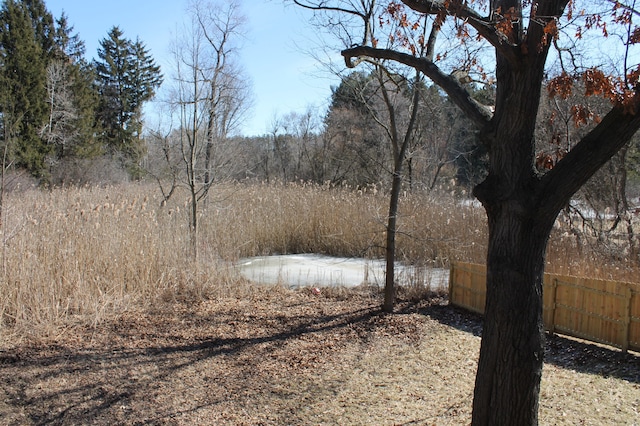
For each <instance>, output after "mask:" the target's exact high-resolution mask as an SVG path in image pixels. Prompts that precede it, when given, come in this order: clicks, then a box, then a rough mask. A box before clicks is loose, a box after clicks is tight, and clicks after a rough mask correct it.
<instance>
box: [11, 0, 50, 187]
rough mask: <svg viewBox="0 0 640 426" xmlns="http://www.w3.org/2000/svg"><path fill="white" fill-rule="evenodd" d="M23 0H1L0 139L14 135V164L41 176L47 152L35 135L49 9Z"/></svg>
mask: <svg viewBox="0 0 640 426" xmlns="http://www.w3.org/2000/svg"><path fill="white" fill-rule="evenodd" d="M28 3H29V4H27V2H17V1H15V0H7V1H5V2H4V3H3V5H2V9H1V10H0V61H1V65H2V67H1V69H0V78H1V80H2V85H1V87H2V90H3V93H2V94H1V95H0V110H1V111H2V118H3V125H4V137H5V142H8V141H9V140H13V141H15V143H13V144H12V151H13V159H14V160H15V162H16V164H17V165H19V166H24V167H26V168H27V169H28V170H29V171H30V172H31V173H32V174H33V175H34V176H37V177H42V176H44V175H46V167H45V160H46V158H47V155H48V154H49V152H50V147H49V146H48V145H47V144H46V143H45V142H44V141H43V139H42V138H41V137H40V131H41V129H42V127H43V125H44V123H45V122H46V119H47V113H48V108H47V103H46V97H47V91H46V68H47V59H46V51H45V48H44V47H43V43H44V41H45V40H46V36H47V35H48V34H49V29H48V28H49V27H48V22H49V18H50V15H49V14H47V13H46V11H43V10H41V9H40V8H39V7H38V6H40V4H39V3H40V2H37V1H35V2H28ZM38 13H40V15H38Z"/></svg>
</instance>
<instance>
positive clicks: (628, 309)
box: [622, 284, 633, 353]
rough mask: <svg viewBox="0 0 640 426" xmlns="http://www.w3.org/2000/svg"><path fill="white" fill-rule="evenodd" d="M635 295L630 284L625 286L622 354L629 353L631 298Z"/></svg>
mask: <svg viewBox="0 0 640 426" xmlns="http://www.w3.org/2000/svg"><path fill="white" fill-rule="evenodd" d="M632 295H633V291H631V286H630V285H629V284H625V286H624V296H625V299H624V318H623V319H622V321H623V322H622V336H623V338H624V339H623V340H622V352H624V353H627V351H628V350H629V339H630V336H629V331H630V329H631V297H632Z"/></svg>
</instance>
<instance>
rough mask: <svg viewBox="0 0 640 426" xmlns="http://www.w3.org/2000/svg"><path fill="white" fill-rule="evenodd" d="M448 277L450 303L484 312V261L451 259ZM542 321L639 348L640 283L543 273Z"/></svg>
mask: <svg viewBox="0 0 640 426" xmlns="http://www.w3.org/2000/svg"><path fill="white" fill-rule="evenodd" d="M449 277H450V278H449V301H450V303H452V304H454V305H457V306H460V307H463V308H466V309H469V310H471V311H474V312H478V313H483V312H484V303H485V298H486V295H485V294H486V267H485V266H484V265H478V264H468V263H459V262H453V263H452V265H451V274H450V276H449ZM543 321H544V324H545V328H546V329H547V330H549V331H550V332H552V333H561V334H566V335H569V336H574V337H579V338H582V339H586V340H591V341H594V342H598V343H604V344H607V345H611V346H615V347H618V348H621V349H623V350H625V351H626V350H627V349H633V350H640V286H638V285H636V284H631V283H623V282H616V281H608V280H594V279H588V278H581V277H571V276H562V275H555V274H544V279H543Z"/></svg>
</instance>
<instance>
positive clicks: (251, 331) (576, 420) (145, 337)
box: [0, 290, 640, 425]
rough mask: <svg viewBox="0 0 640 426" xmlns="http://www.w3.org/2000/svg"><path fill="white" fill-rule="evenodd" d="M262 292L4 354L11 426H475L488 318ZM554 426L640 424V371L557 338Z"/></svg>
mask: <svg viewBox="0 0 640 426" xmlns="http://www.w3.org/2000/svg"><path fill="white" fill-rule="evenodd" d="M325 293H327V292H323V293H322V294H320V295H316V294H313V293H312V292H310V291H306V290H300V291H296V292H293V291H291V292H290V291H286V290H279V291H274V290H270V291H256V292H255V293H254V294H253V296H251V297H245V298H242V299H225V300H209V301H204V302H198V303H194V302H185V303H172V304H164V305H160V306H158V307H156V308H154V309H151V310H145V311H139V312H127V313H125V314H122V315H120V316H119V317H118V318H114V319H112V320H110V321H106V322H103V323H101V324H99V325H98V326H95V327H90V326H79V325H76V326H73V327H72V326H69V327H68V328H67V329H65V330H62V332H61V334H60V335H59V336H58V337H56V338H55V339H53V338H52V339H45V340H42V339H41V340H37V341H36V340H32V341H24V340H23V341H20V342H15V341H14V342H7V341H4V342H2V343H1V344H0V424H1V425H32V424H33V425H44V424H47V425H84V424H87V425H89V424H92V425H114V424H127V425H129V424H131V425H136V424H140V425H142V424H148V425H464V424H469V422H470V415H471V401H472V392H473V385H474V377H475V369H476V360H477V356H478V350H479V344H480V337H479V333H480V329H481V326H480V321H479V318H478V317H477V316H474V315H472V314H469V313H465V312H463V311H460V310H456V309H453V308H450V307H448V306H445V304H446V301H444V300H442V299H439V298H433V299H431V300H423V301H420V302H402V303H400V306H399V313H398V314H397V315H392V316H391V315H381V314H380V313H379V310H378V306H379V303H380V301H379V300H377V298H376V297H374V296H371V295H370V294H366V293H362V292H360V293H359V292H356V291H353V292H342V293H332V294H325ZM547 347H548V349H547V354H546V363H545V366H544V372H543V383H542V391H541V399H540V423H541V424H542V425H640V357H639V356H638V354H633V353H632V354H623V353H621V352H620V351H617V350H613V349H608V348H603V347H599V346H595V345H590V344H585V343H583V342H579V341H576V340H570V339H566V338H561V337H554V336H550V337H549V338H548V344H547Z"/></svg>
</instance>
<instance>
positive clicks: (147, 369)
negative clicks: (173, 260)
mask: <svg viewBox="0 0 640 426" xmlns="http://www.w3.org/2000/svg"><path fill="white" fill-rule="evenodd" d="M376 316H377V310H376V309H369V308H364V309H356V310H352V311H348V312H343V313H338V314H330V315H309V316H298V317H295V318H292V317H290V316H286V315H282V316H280V317H279V316H278V315H275V316H273V317H270V318H269V319H270V321H271V323H272V324H269V325H268V326H267V327H262V328H261V332H259V333H258V334H259V335H250V334H248V335H246V336H239V335H238V336H230V337H215V336H211V337H202V333H200V334H198V333H195V334H196V335H195V337H194V338H184V337H182V335H184V333H183V334H182V335H181V336H171V335H165V333H159V334H163V335H162V336H161V335H153V330H147V331H146V333H147V334H146V335H144V340H145V342H148V344H147V343H143V344H139V345H128V344H124V345H122V344H120V345H119V344H118V343H115V342H122V341H124V342H127V341H131V338H135V337H134V336H133V335H135V334H136V333H140V332H141V331H142V332H145V330H139V329H138V330H135V329H133V328H131V329H127V328H126V327H125V328H122V329H121V330H118V331H117V332H116V336H113V337H114V338H113V340H114V345H113V346H111V345H108V344H106V345H105V344H98V345H91V344H88V345H86V344H84V345H83V344H80V345H79V347H76V346H74V345H61V346H56V345H47V346H46V347H31V348H20V349H19V350H17V351H11V352H9V351H0V383H3V385H2V386H1V387H0V424H5V425H22V424H37V425H44V424H47V425H63V424H64V425H67V424H86V423H87V422H91V423H92V424H166V423H170V424H173V423H175V419H176V418H178V417H180V416H181V415H183V414H185V413H188V412H190V411H195V410H198V409H200V408H202V407H203V406H213V405H216V404H219V405H221V406H223V405H224V404H225V403H226V400H227V398H228V396H229V395H231V394H236V395H237V394H240V395H242V394H243V392H244V393H246V389H251V388H255V385H254V384H253V383H255V382H256V381H259V380H265V378H266V381H267V382H268V381H269V378H268V377H266V376H268V375H269V374H271V373H267V372H265V371H264V369H265V368H263V367H262V365H261V363H262V361H264V360H271V361H273V360H274V359H275V361H277V362H275V361H274V362H272V364H274V365H276V366H278V365H280V363H283V362H284V363H286V362H290V361H289V360H285V359H282V358H283V357H288V358H295V354H289V355H287V350H285V349H284V346H285V345H287V344H288V343H289V342H292V341H295V340H303V341H306V340H309V339H310V338H311V336H313V335H321V334H323V333H325V332H330V331H332V332H335V331H336V330H340V333H344V334H345V335H347V336H350V335H353V334H354V333H355V335H356V337H357V334H358V333H366V330H368V329H371V328H375V327H376V325H375V317H376ZM255 320H256V318H255V317H252V316H251V315H248V316H246V318H244V319H236V320H234V322H235V323H236V325H237V326H238V327H237V328H238V329H242V330H244V328H245V326H246V327H248V328H247V329H249V330H250V327H251V324H250V322H251V321H255ZM219 321H220V319H219V318H216V317H214V316H212V317H200V318H198V321H197V322H198V323H200V324H205V323H210V324H215V323H216V322H219ZM241 322H242V323H246V324H239V323H241ZM187 326H197V324H195V323H193V324H190V325H187ZM231 326H232V327H233V324H232V325H231ZM270 327H272V328H273V330H272V332H263V331H265V330H268V329H269V328H270ZM115 328H118V327H115ZM243 333H244V331H242V332H240V333H239V334H243ZM168 334H171V333H168ZM198 336H200V337H198ZM85 337H86V336H85ZM155 340H161V341H162V342H164V344H154V341H155ZM172 340H173V342H172ZM293 351H295V349H293ZM302 351H303V352H304V348H303V349H302ZM212 358H215V359H216V360H217V359H219V360H220V363H221V364H224V365H227V366H233V371H234V374H236V373H237V374H236V375H235V376H234V377H225V371H224V368H221V369H220V371H212V372H211V374H210V376H207V374H208V373H207V371H202V372H200V373H199V377H195V378H194V380H195V381H198V383H202V382H207V381H208V380H209V381H211V383H212V388H213V389H214V391H213V392H210V393H209V394H208V397H209V399H208V400H206V401H203V402H202V403H201V404H199V403H195V402H194V401H191V402H189V403H186V404H184V405H185V408H184V410H176V409H173V410H171V409H165V408H163V407H161V406H159V405H161V402H162V400H163V395H162V394H161V393H162V392H164V391H163V389H162V388H161V387H160V384H161V383H167V382H169V383H174V381H175V377H176V375H179V376H182V375H183V374H184V371H182V370H186V369H188V368H192V367H194V366H196V365H198V364H199V363H201V362H203V361H206V360H210V359H212ZM271 361H270V362H271ZM244 397H245V398H246V399H247V400H249V399H250V398H251V395H244ZM145 400H146V401H145ZM132 403H135V404H136V405H137V409H136V410H135V412H136V415H138V414H141V412H142V413H144V415H145V416H146V417H145V418H139V419H137V418H136V419H131V418H129V417H128V414H129V413H130V412H132V408H130V407H131V404H132ZM145 404H146V406H147V407H146V408H147V409H145ZM3 405H4V406H3Z"/></svg>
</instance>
